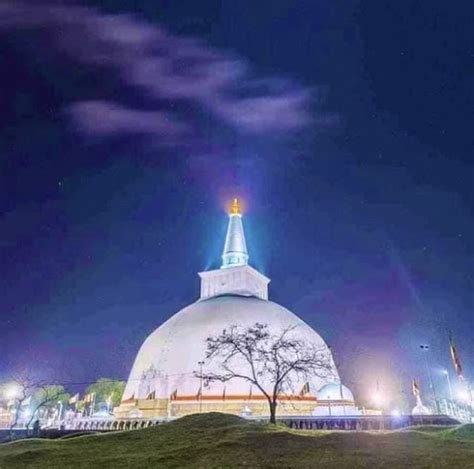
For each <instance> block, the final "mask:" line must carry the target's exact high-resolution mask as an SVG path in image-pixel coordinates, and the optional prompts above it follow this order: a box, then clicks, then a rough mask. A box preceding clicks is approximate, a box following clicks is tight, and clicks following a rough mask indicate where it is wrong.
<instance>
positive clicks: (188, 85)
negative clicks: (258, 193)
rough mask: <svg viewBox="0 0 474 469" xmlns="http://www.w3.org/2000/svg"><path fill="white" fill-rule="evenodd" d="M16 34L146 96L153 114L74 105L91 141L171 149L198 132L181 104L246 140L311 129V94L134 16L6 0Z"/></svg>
mask: <svg viewBox="0 0 474 469" xmlns="http://www.w3.org/2000/svg"><path fill="white" fill-rule="evenodd" d="M12 30H14V31H17V30H24V31H32V30H33V31H38V32H40V33H43V34H47V35H48V37H49V38H51V45H52V47H53V48H54V49H56V50H57V51H58V52H60V53H63V54H66V55H67V56H68V57H69V58H70V59H73V60H74V61H76V62H78V63H82V64H88V65H93V66H97V67H98V68H102V67H108V68H112V69H115V70H117V71H118V73H119V74H120V77H121V79H122V81H123V82H124V84H125V85H127V86H132V87H135V88H137V89H138V90H140V91H141V93H143V97H145V98H147V100H148V103H149V105H150V106H152V107H153V109H151V110H150V109H147V110H140V109H130V108H128V107H127V106H126V105H125V104H121V103H120V102H119V101H120V100H117V102H106V101H102V100H98V101H87V102H82V103H75V104H73V105H71V107H70V110H69V111H70V112H69V115H70V116H71V118H72V122H73V123H74V124H75V126H76V127H77V129H78V130H79V131H82V132H85V133H86V134H95V135H109V134H110V135H115V134H118V133H122V132H127V133H130V132H134V133H139V134H148V135H156V136H159V137H161V138H162V139H163V140H164V141H168V142H169V141H170V139H171V140H172V139H174V138H175V137H176V136H177V135H178V134H182V133H184V132H189V131H190V127H191V124H190V122H191V119H189V116H183V115H182V114H179V112H177V111H175V110H173V109H172V108H173V105H174V104H175V103H178V104H180V103H183V104H185V105H186V106H187V107H188V109H199V108H200V109H202V110H204V111H205V112H207V113H209V115H211V116H213V117H214V118H215V119H216V120H218V121H219V122H221V123H223V124H224V125H226V126H228V127H230V128H232V129H234V130H235V131H236V132H239V133H244V134H257V135H262V134H268V133H272V132H276V131H278V132H283V133H285V132H291V131H295V130H299V129H301V128H304V127H305V126H307V125H308V124H309V123H310V122H312V119H311V117H310V106H311V91H310V90H308V89H304V88H303V87H301V86H297V85H296V84H294V83H292V82H290V81H287V80H281V79H279V80H275V78H274V77H269V78H265V77H264V78H262V77H256V76H253V75H252V73H251V71H250V68H249V66H248V65H247V64H246V63H245V62H244V61H243V60H241V59H238V58H236V57H234V56H233V55H232V54H230V53H228V52H225V53H224V52H221V51H218V50H216V49H214V48H212V47H209V46H208V45H206V44H204V43H203V42H201V41H199V40H197V39H193V38H183V37H178V36H175V35H173V34H170V33H168V32H167V31H166V30H165V29H163V28H161V27H158V26H156V25H153V24H149V23H147V22H145V21H143V20H140V19H139V18H137V17H134V16H130V15H106V14H103V13H101V12H100V11H98V10H96V9H93V8H88V7H80V6H74V5H66V6H64V5H59V4H56V5H55V4H38V3H37V2H35V3H29V2H23V3H20V2H18V3H12V2H11V1H10V2H5V1H1V0H0V32H1V31H6V32H9V31H12ZM318 121H319V122H320V123H322V122H324V119H319V120H318ZM313 122H316V121H313ZM321 125H323V124H321Z"/></svg>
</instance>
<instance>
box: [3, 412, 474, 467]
mask: <svg viewBox="0 0 474 469" xmlns="http://www.w3.org/2000/svg"><path fill="white" fill-rule="evenodd" d="M465 427H466V426H465ZM462 429H463V427H459V428H458V429H457V431H458V433H456V431H455V430H447V431H449V432H451V434H452V435H451V438H445V437H442V436H441V435H442V434H443V432H436V431H428V432H420V431H416V430H415V431H406V432H384V433H368V432H330V431H314V432H312V431H304V432H297V431H293V430H289V429H286V428H283V427H281V426H276V427H275V426H270V425H266V424H258V423H253V422H249V421H246V420H243V419H241V418H239V417H236V416H232V415H224V414H217V413H214V414H202V415H192V416H188V417H183V418H181V419H179V420H176V421H173V422H170V423H167V424H164V425H160V426H156V427H151V428H146V429H143V430H135V431H129V432H120V433H119V432H118V433H107V434H97V435H85V436H79V437H77V438H70V439H65V440H23V441H17V442H13V443H8V444H4V445H0V467H1V468H2V469H3V468H12V469H15V468H35V469H42V468H48V469H54V468H75V469H79V468H88V469H89V468H96V467H100V468H133V469H140V468H150V467H153V468H155V467H157V468H167V467H170V468H171V467H176V468H178V467H179V468H181V467H191V468H192V467H199V468H202V467H205V468H222V467H252V468H278V467H285V468H288V467H290V468H291V467H295V468H306V467H308V468H309V467H311V468H317V467H324V468H325V469H331V468H338V469H341V468H349V467H350V468H364V467H370V468H379V467H390V468H407V467H413V468H417V467H420V468H421V467H423V468H430V467H433V468H435V467H436V468H443V467H446V468H448V467H449V468H465V467H473V461H474V440H473V441H470V440H467V439H466V437H465V433H466V432H467V431H472V429H471V430H469V429H464V430H462ZM461 430H462V432H461ZM461 433H462V434H461Z"/></svg>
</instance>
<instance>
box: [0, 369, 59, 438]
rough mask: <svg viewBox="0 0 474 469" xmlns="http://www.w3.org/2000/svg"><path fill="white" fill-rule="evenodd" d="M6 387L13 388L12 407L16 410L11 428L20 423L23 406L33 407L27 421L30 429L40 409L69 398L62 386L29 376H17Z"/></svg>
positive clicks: (27, 426)
mask: <svg viewBox="0 0 474 469" xmlns="http://www.w3.org/2000/svg"><path fill="white" fill-rule="evenodd" d="M6 388H7V389H9V388H11V390H12V398H11V401H12V405H11V408H12V410H13V411H14V418H13V420H12V422H11V424H10V430H13V429H14V428H15V427H16V426H17V425H18V421H19V419H20V416H21V413H22V412H21V411H22V408H23V407H26V406H27V405H28V406H29V407H30V409H31V414H30V417H29V419H28V422H27V423H26V429H27V430H28V428H29V426H30V425H31V423H32V422H33V420H34V419H35V417H36V416H37V414H38V411H39V410H40V409H42V408H45V407H48V406H49V405H50V404H52V403H57V401H58V400H64V399H65V398H67V394H66V393H65V391H64V388H63V387H62V386H55V385H48V384H47V383H46V382H45V381H39V380H36V379H34V378H31V377H29V376H21V377H17V378H15V379H14V380H13V381H12V382H11V383H9V384H7V385H6Z"/></svg>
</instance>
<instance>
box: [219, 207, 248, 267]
mask: <svg viewBox="0 0 474 469" xmlns="http://www.w3.org/2000/svg"><path fill="white" fill-rule="evenodd" d="M248 260H249V255H248V252H247V244H246V243H245V234H244V226H243V224H242V210H241V207H240V202H239V199H237V198H234V199H233V201H232V204H231V206H230V213H229V225H228V226H227V234H226V237H225V244H224V252H223V254H222V266H221V269H226V268H228V267H237V266H242V265H247V264H248Z"/></svg>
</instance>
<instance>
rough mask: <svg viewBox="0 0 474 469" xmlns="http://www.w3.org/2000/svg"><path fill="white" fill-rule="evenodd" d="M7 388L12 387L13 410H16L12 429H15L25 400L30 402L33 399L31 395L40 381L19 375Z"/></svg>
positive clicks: (11, 425) (11, 424)
mask: <svg viewBox="0 0 474 469" xmlns="http://www.w3.org/2000/svg"><path fill="white" fill-rule="evenodd" d="M6 387H7V389H8V388H11V389H12V394H13V395H12V398H11V400H12V403H13V404H12V406H11V408H12V410H13V411H14V415H15V417H14V419H13V420H12V422H11V423H10V430H13V429H14V428H15V427H16V426H17V424H18V419H19V418H20V411H21V408H22V407H23V405H24V404H25V402H28V401H29V400H30V399H31V395H32V394H33V393H34V391H35V389H37V387H38V382H37V381H35V380H34V379H32V378H30V377H25V376H22V377H18V378H15V379H14V380H13V381H12V382H11V383H8V384H7V385H6Z"/></svg>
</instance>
